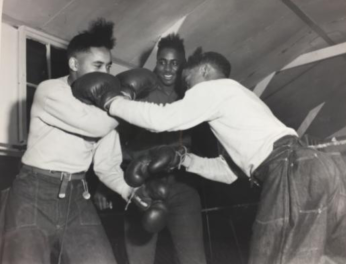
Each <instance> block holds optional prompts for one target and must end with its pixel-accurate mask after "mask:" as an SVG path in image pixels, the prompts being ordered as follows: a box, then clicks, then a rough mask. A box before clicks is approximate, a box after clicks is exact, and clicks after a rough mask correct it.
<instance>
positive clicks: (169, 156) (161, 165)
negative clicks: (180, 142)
mask: <svg viewBox="0 0 346 264" xmlns="http://www.w3.org/2000/svg"><path fill="white" fill-rule="evenodd" d="M186 153H187V149H186V147H184V146H179V147H171V146H159V147H156V148H154V149H151V150H150V159H151V161H150V163H149V165H148V171H149V173H152V174H156V173H159V172H168V171H171V170H173V169H175V168H178V167H179V166H180V165H181V164H182V162H183V161H184V158H185V155H186Z"/></svg>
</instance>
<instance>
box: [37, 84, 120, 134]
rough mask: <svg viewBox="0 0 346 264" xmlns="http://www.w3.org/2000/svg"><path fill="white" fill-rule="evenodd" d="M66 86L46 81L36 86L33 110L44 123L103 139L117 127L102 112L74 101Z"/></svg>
mask: <svg viewBox="0 0 346 264" xmlns="http://www.w3.org/2000/svg"><path fill="white" fill-rule="evenodd" d="M66 85H67V84H65V83H63V82H60V81H58V80H50V81H46V82H43V83H41V84H40V85H39V86H38V88H37V91H36V93H35V98H34V105H33V107H39V108H40V109H42V110H40V111H39V113H40V114H39V117H40V118H41V119H42V120H43V121H44V122H45V123H47V124H49V125H51V126H55V127H57V128H60V129H62V130H65V131H67V132H70V133H75V134H78V135H82V136H87V137H103V136H105V135H107V134H108V133H109V132H110V131H111V130H113V129H114V128H115V127H116V126H117V125H118V122H117V121H116V120H115V119H114V118H112V117H110V116H108V115H107V113H105V112H104V111H102V110H100V109H99V108H97V107H95V106H92V105H86V104H84V103H82V102H80V101H79V100H77V99H76V98H74V97H73V95H72V92H71V91H70V88H69V87H66Z"/></svg>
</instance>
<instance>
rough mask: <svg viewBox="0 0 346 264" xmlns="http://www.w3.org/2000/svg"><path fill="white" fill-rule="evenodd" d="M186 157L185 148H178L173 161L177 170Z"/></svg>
mask: <svg viewBox="0 0 346 264" xmlns="http://www.w3.org/2000/svg"><path fill="white" fill-rule="evenodd" d="M186 155H187V148H186V147H185V146H179V147H178V148H177V149H176V151H175V159H174V160H177V162H176V166H177V168H178V169H180V168H181V166H182V164H183V162H184V160H185V157H186Z"/></svg>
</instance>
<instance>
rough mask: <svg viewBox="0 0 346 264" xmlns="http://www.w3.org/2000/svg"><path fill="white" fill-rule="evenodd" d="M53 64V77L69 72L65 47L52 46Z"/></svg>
mask: <svg viewBox="0 0 346 264" xmlns="http://www.w3.org/2000/svg"><path fill="white" fill-rule="evenodd" d="M51 66H52V78H59V77H62V76H65V75H68V74H69V68H68V64H67V54H66V50H65V49H59V48H56V47H53V46H52V47H51Z"/></svg>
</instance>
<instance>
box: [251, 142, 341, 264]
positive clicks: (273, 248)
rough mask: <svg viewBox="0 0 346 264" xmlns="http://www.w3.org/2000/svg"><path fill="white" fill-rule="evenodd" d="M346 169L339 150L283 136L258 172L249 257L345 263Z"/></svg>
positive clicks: (283, 263)
mask: <svg viewBox="0 0 346 264" xmlns="http://www.w3.org/2000/svg"><path fill="white" fill-rule="evenodd" d="M345 173H346V166H345V163H344V161H343V160H342V158H341V156H340V154H338V153H323V152H319V151H316V150H314V149H311V148H308V147H307V146H304V145H303V143H301V142H300V141H299V140H298V139H297V138H295V137H289V138H283V139H282V140H279V141H278V142H277V143H276V144H275V146H274V150H273V152H272V154H271V155H270V156H269V158H268V159H267V160H266V161H265V162H264V164H262V165H261V166H260V167H259V168H258V169H257V170H256V171H255V173H254V177H255V178H258V179H260V180H261V181H262V182H263V189H262V193H261V200H260V205H259V211H258V213H257V217H256V221H255V223H254V226H253V237H252V241H251V250H250V260H249V263H250V264H254V263H256V264H264V263H266V264H320V263H340V264H341V263H346V192H345V186H346V185H345V181H346V178H345Z"/></svg>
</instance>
